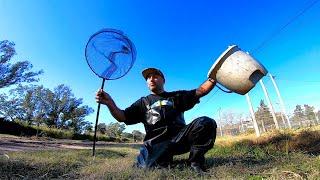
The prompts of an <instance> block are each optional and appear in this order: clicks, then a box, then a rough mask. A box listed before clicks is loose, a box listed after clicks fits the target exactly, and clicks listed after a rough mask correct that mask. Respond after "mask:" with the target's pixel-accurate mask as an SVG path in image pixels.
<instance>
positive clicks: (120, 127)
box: [106, 122, 126, 138]
mask: <svg viewBox="0 0 320 180" xmlns="http://www.w3.org/2000/svg"><path fill="white" fill-rule="evenodd" d="M125 129H126V128H125V125H124V124H120V123H118V122H115V123H112V122H111V123H110V124H109V125H107V127H106V134H107V135H108V136H110V137H115V138H120V137H121V135H122V132H123V131H124V130H125Z"/></svg>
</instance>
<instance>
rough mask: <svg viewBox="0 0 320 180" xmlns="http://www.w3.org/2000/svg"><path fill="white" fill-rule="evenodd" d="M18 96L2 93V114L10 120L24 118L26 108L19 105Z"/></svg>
mask: <svg viewBox="0 0 320 180" xmlns="http://www.w3.org/2000/svg"><path fill="white" fill-rule="evenodd" d="M19 101H20V100H19V99H18V98H11V99H10V98H9V97H8V96H7V95H5V94H0V115H1V116H3V117H5V118H6V119H8V120H10V121H14V120H16V119H22V118H23V114H24V110H23V109H22V108H21V106H19V105H18V104H20V103H19Z"/></svg>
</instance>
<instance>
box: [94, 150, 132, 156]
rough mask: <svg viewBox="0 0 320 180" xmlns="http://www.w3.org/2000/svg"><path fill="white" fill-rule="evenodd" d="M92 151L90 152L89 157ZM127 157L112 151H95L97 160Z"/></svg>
mask: <svg viewBox="0 0 320 180" xmlns="http://www.w3.org/2000/svg"><path fill="white" fill-rule="evenodd" d="M91 153H92V151H90V155H92V154H91ZM126 155H127V153H124V152H119V151H112V150H107V149H97V150H96V152H95V156H96V157H99V158H123V157H125V156H126Z"/></svg>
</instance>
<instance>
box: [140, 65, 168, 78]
mask: <svg viewBox="0 0 320 180" xmlns="http://www.w3.org/2000/svg"><path fill="white" fill-rule="evenodd" d="M149 74H158V75H160V76H161V77H162V78H163V80H164V75H163V73H162V72H161V71H160V70H159V69H157V68H147V69H144V70H143V71H142V76H143V77H144V79H145V80H147V79H148V76H149Z"/></svg>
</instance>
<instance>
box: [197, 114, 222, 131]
mask: <svg viewBox="0 0 320 180" xmlns="http://www.w3.org/2000/svg"><path fill="white" fill-rule="evenodd" d="M197 120H198V121H199V124H200V125H202V126H204V127H206V128H207V129H214V128H217V123H216V121H215V120H214V119H212V118H209V117H207V116H202V117H199V118H197Z"/></svg>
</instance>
